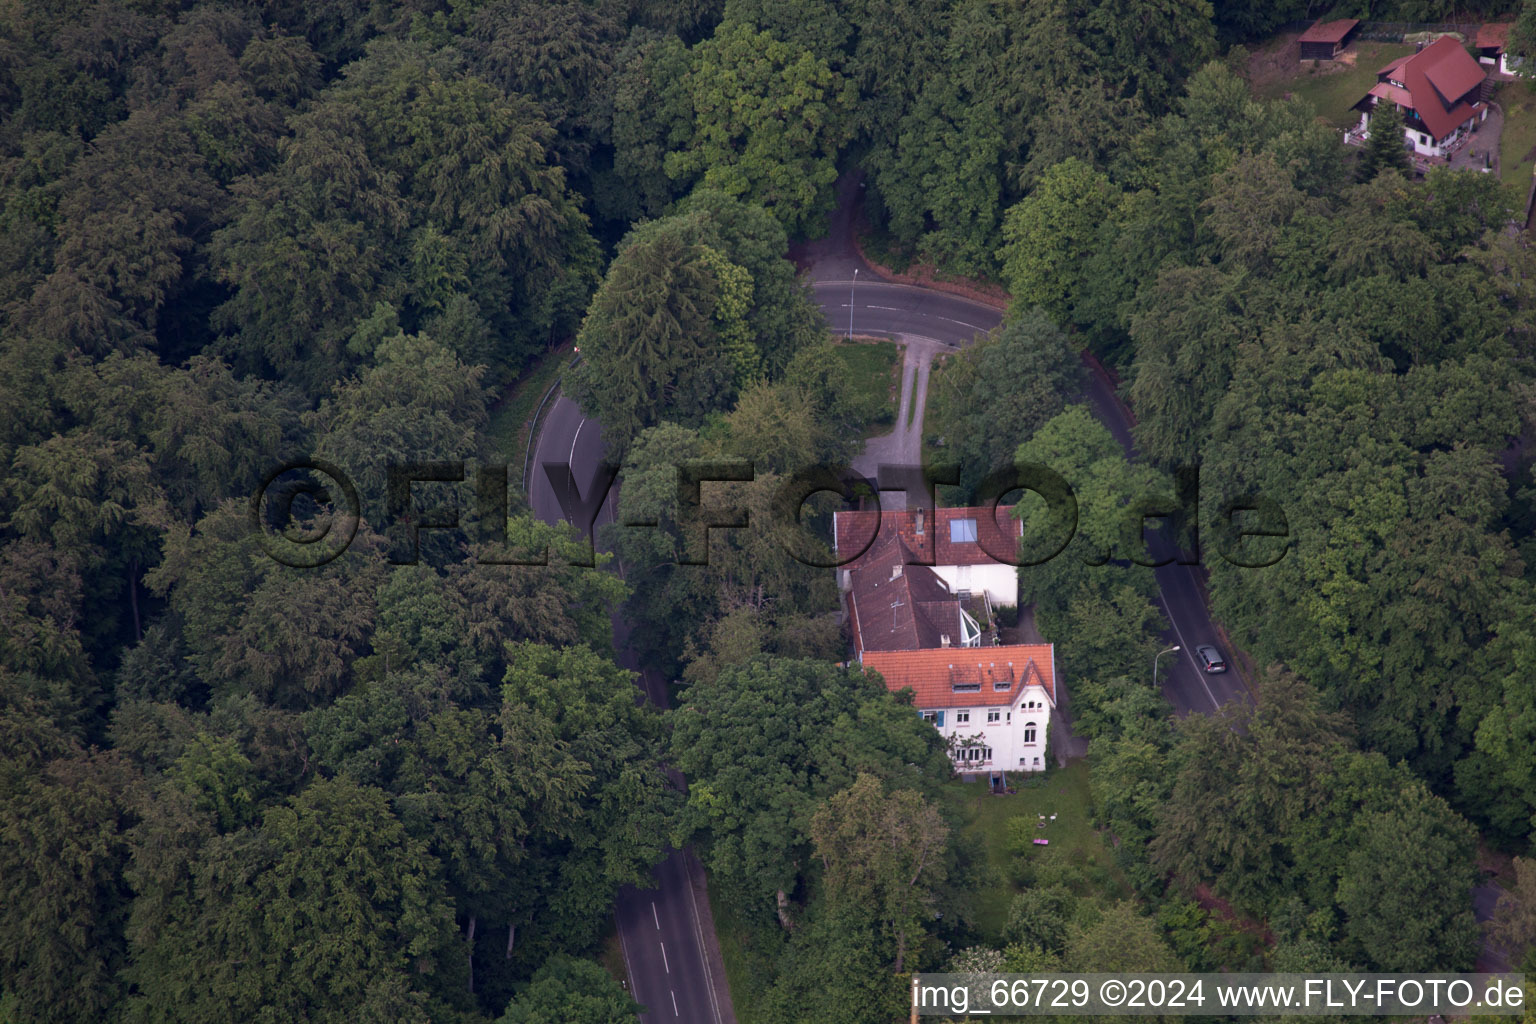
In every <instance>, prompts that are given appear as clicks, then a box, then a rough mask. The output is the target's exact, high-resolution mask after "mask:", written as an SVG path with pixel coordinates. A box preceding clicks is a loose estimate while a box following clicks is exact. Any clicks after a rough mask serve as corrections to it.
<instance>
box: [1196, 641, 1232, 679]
mask: <svg viewBox="0 0 1536 1024" xmlns="http://www.w3.org/2000/svg"><path fill="white" fill-rule="evenodd" d="M1195 656H1196V657H1197V658H1199V659H1200V667H1201V668H1203V669H1205V670H1206V671H1207V672H1225V671H1226V670H1227V660H1226V659H1225V658H1223V657H1222V656H1221V652H1220V651H1218V650H1217V649H1216V648H1214V647H1212V646H1211V645H1210V644H1201V645H1200V646H1199V647H1196V648H1195Z"/></svg>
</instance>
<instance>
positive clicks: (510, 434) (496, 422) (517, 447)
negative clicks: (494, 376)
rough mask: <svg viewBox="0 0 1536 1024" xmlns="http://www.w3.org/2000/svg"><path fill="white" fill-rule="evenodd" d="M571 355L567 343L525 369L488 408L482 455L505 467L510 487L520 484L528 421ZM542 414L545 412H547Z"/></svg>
mask: <svg viewBox="0 0 1536 1024" xmlns="http://www.w3.org/2000/svg"><path fill="white" fill-rule="evenodd" d="M572 355H573V353H572V349H571V345H570V343H569V342H568V343H566V344H564V345H561V346H560V347H559V348H557V349H555V350H553V351H552V352H550V353H548V354H547V355H545V356H544V358H543V359H541V360H540V361H539V362H537V363H535V364H534V365H533V366H531V367H529V369H528V372H526V373H524V374H523V375H522V377H520V378H519V379H518V381H517V383H516V384H513V385H512V387H511V388H509V389H508V390H507V393H506V394H505V395H504V396H503V398H502V400H501V401H500V402H498V403H497V404H496V406H495V407H494V408H493V409H491V419H490V423H489V424H488V425H487V426H486V429H485V452H484V453H483V454H484V455H485V457H486V458H487V459H488V460H490V461H493V462H505V463H507V464H508V470H507V473H508V478H509V479H510V480H511V482H512V483H513V485H514V486H521V485H522V480H523V457H524V455H525V454H526V452H527V448H528V428H529V426H530V425H531V424H530V422H529V421H530V420H531V419H532V418H533V414H534V411H535V410H537V409H538V407H539V402H540V401H541V400H542V399H543V398H544V393H545V392H546V391H548V390H549V386H550V385H551V384H553V383H554V382H555V380H556V379H557V378H559V376H560V374H561V373H562V372H563V371H564V370H565V369H566V367H568V366H569V365H570V363H571V358H572ZM550 401H551V402H553V401H554V399H551V400H550ZM545 411H546V412H548V409H547V408H546V409H545Z"/></svg>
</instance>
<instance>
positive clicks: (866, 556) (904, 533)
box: [833, 505, 1024, 569]
mask: <svg viewBox="0 0 1536 1024" xmlns="http://www.w3.org/2000/svg"><path fill="white" fill-rule="evenodd" d="M995 509H996V518H994V517H993V516H992V515H989V514H988V513H989V509H987V508H936V509H934V510H933V515H932V516H931V517H929V516H921V512H922V510H921V509H896V510H893V511H889V512H838V513H837V514H836V515H835V516H834V517H833V534H834V543H835V545H836V550H837V553H838V557H839V558H847V557H848V556H849V555H850V554H853V553H855V552H858V551H860V550H861V549H863V548H866V547H868V548H869V550H866V551H864V552H863V554H861V555H859V557H857V558H855V559H854V560H853V561H851V562H849V563H848V564H847V565H844V566H843V568H845V569H857V568H859V567H860V566H862V565H865V564H868V563H869V562H871V560H872V556H873V555H874V552H875V549H874V546H873V545H871V544H870V538H871V537H872V536H873V535H874V534H875V533H876V531H877V530H878V532H879V534H880V535H881V536H882V537H884V536H886V535H887V534H893V533H894V534H897V535H899V536H900V537H901V540H902V542H903V543H904V544H906V546H907V549H908V551H909V552H910V553H911V555H912V558H913V561H914V562H916V563H918V564H928V565H991V564H994V563H1000V562H1005V561H1006V562H1007V563H1008V564H1012V561H1013V559H1015V558H1016V557H1017V552H1018V548H1019V538H1020V537H1022V536H1023V535H1024V528H1023V524H1021V523H1020V522H1019V521H1018V520H1017V519H1014V518H1013V506H1011V505H999V506H996V507H995ZM920 517H921V518H922V519H923V520H928V519H932V520H934V521H932V522H928V521H924V522H923V523H922V526H923V532H922V533H921V534H919V533H918V532H917V529H918V524H919V518H920ZM966 519H970V520H974V521H975V523H976V535H977V536H976V540H974V541H955V540H951V539H950V536H951V534H950V530H951V524H953V523H955V522H956V521H960V520H966ZM994 555H1000V556H1002V557H1000V558H999V557H993V556H994Z"/></svg>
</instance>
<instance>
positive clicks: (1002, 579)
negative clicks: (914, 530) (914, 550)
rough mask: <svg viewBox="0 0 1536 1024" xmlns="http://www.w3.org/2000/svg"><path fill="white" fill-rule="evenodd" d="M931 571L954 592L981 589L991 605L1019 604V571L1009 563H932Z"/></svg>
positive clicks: (1010, 605) (972, 591)
mask: <svg viewBox="0 0 1536 1024" xmlns="http://www.w3.org/2000/svg"><path fill="white" fill-rule="evenodd" d="M933 573H934V575H935V576H937V577H938V578H939V579H941V580H943V581H944V583H945V585H946V586H948V587H949V589H950V590H951V591H953V592H955V593H959V592H960V591H962V590H967V591H970V592H971V593H972V594H979V593H982V592H983V591H985V592H986V595H987V600H988V601H991V602H992V607H994V608H999V607H1002V608H1012V607H1014V606H1015V605H1017V604H1018V603H1019V570H1018V569H1016V568H1014V567H1013V566H1011V565H1004V564H1002V563H1001V562H988V563H986V564H984V565H936V566H934V567H933Z"/></svg>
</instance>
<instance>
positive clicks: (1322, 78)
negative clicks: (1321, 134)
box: [1254, 42, 1413, 128]
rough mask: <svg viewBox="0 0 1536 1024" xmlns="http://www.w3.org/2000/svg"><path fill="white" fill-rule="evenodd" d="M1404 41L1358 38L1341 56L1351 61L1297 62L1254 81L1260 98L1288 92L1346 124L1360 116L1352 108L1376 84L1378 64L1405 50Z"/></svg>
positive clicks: (1338, 124) (1340, 124)
mask: <svg viewBox="0 0 1536 1024" xmlns="http://www.w3.org/2000/svg"><path fill="white" fill-rule="evenodd" d="M1412 52H1413V47H1412V46H1411V45H1409V44H1407V43H1373V42H1358V43H1355V44H1353V45H1352V46H1350V48H1349V50H1348V51H1346V53H1345V56H1346V57H1348V56H1349V54H1350V53H1353V54H1354V62H1353V64H1347V63H1345V62H1343V61H1321V62H1318V63H1317V64H1316V66H1314V63H1313V62H1312V61H1302V62H1297V63H1296V65H1295V70H1294V71H1292V72H1289V73H1286V74H1282V75H1279V76H1276V77H1272V78H1268V79H1266V80H1265V81H1264V82H1263V83H1261V84H1258V85H1256V87H1255V90H1254V91H1255V92H1256V93H1258V95H1259V97H1260V98H1261V99H1275V98H1277V97H1280V96H1283V95H1285V94H1286V93H1290V94H1291V95H1293V96H1296V97H1298V98H1300V99H1304V100H1306V101H1308V102H1309V103H1311V104H1312V106H1313V108H1314V109H1315V110H1316V111H1317V112H1318V114H1319V115H1320V116H1322V117H1323V118H1326V119H1327V121H1328V123H1329V124H1331V125H1333V126H1334V127H1335V128H1348V127H1349V126H1350V125H1352V124H1354V123H1355V122H1356V121H1358V120H1359V119H1360V115H1359V114H1357V113H1356V112H1355V111H1354V110H1353V109H1352V108H1353V107H1354V105H1355V104H1356V103H1358V102H1360V98H1361V97H1362V96H1364V95H1365V94H1366V93H1368V92H1370V91H1371V86H1373V85H1375V84H1376V72H1377V71H1378V70H1380V68H1381V67H1382V65H1384V64H1388V63H1390V62H1391V61H1393V60H1394V59H1396V58H1398V57H1401V56H1403V55H1404V54H1407V53H1412Z"/></svg>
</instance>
